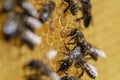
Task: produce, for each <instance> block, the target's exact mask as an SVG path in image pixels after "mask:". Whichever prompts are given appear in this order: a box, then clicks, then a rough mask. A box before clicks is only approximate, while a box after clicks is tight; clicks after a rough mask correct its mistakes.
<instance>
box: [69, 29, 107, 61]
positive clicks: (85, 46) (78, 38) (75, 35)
mask: <svg viewBox="0 0 120 80" xmlns="http://www.w3.org/2000/svg"><path fill="white" fill-rule="evenodd" d="M67 36H72V38H70V40H69V41H68V43H67V44H68V45H70V44H76V45H77V46H79V47H80V48H81V54H82V55H83V56H87V55H90V56H91V58H92V59H94V60H95V61H97V60H98V56H101V57H103V58H106V55H105V53H104V52H103V51H102V50H99V49H97V48H95V47H94V46H92V45H91V44H90V43H88V42H87V41H86V40H85V38H84V35H83V33H82V32H80V31H78V30H77V29H76V28H74V29H72V30H71V32H70V33H69V34H68V35H67ZM72 39H74V42H73V43H70V41H71V40H72Z"/></svg>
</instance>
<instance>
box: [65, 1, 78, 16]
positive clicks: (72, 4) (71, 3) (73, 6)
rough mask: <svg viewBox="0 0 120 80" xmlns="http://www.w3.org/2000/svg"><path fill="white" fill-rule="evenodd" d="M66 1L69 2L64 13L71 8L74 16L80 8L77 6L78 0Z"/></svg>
mask: <svg viewBox="0 0 120 80" xmlns="http://www.w3.org/2000/svg"><path fill="white" fill-rule="evenodd" d="M64 1H65V2H67V3H68V6H67V8H66V9H65V10H64V13H66V12H67V11H68V9H69V10H70V12H71V14H72V15H73V16H74V15H76V13H77V11H78V10H79V8H78V6H77V1H76V0H64Z"/></svg>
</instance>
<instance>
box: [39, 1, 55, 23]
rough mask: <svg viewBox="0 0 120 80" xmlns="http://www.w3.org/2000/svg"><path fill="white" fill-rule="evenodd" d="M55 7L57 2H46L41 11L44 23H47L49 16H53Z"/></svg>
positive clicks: (41, 18)
mask: <svg viewBox="0 0 120 80" xmlns="http://www.w3.org/2000/svg"><path fill="white" fill-rule="evenodd" d="M54 9H55V3H54V2H53V1H48V2H46V3H44V5H43V8H42V10H41V13H40V18H39V20H40V21H41V22H42V23H45V22H46V21H47V20H48V18H49V17H50V16H51V14H52V12H53V10H54Z"/></svg>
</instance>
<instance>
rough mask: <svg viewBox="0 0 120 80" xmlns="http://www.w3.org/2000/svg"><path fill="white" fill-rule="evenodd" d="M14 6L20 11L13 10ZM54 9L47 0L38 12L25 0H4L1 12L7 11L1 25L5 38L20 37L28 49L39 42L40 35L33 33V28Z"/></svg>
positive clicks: (46, 18)
mask: <svg viewBox="0 0 120 80" xmlns="http://www.w3.org/2000/svg"><path fill="white" fill-rule="evenodd" d="M15 6H17V7H19V8H20V9H21V11H15V10H14V8H15ZM54 9H55V3H54V2H53V1H47V2H46V3H44V4H43V8H42V9H41V12H38V11H37V10H36V9H35V7H34V6H33V4H32V3H31V2H28V1H27V0H4V2H3V5H2V13H8V19H7V21H6V23H5V25H4V27H3V33H4V35H5V39H6V40H8V41H10V40H11V39H15V38H17V37H20V38H21V41H22V43H21V44H23V43H26V44H27V45H28V47H29V48H30V49H32V50H33V49H34V46H35V45H38V44H41V41H42V39H41V37H40V36H38V35H36V34H35V33H34V30H35V29H37V28H40V27H41V26H42V24H44V23H45V22H46V21H47V20H48V19H49V17H50V16H51V14H52V12H53V10H54Z"/></svg>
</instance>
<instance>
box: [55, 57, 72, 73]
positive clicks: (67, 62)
mask: <svg viewBox="0 0 120 80" xmlns="http://www.w3.org/2000/svg"><path fill="white" fill-rule="evenodd" d="M60 62H63V63H62V64H61V65H60V67H59V69H58V71H57V73H58V72H60V71H63V72H65V71H67V70H68V69H69V68H70V67H71V66H72V64H73V62H74V60H73V58H69V57H68V58H67V59H65V60H60Z"/></svg>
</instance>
